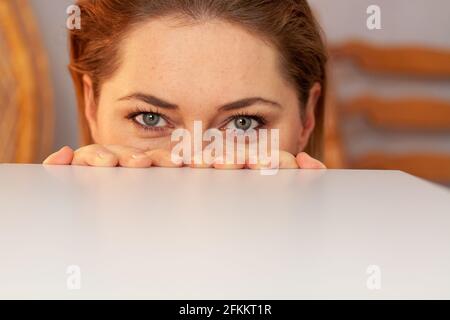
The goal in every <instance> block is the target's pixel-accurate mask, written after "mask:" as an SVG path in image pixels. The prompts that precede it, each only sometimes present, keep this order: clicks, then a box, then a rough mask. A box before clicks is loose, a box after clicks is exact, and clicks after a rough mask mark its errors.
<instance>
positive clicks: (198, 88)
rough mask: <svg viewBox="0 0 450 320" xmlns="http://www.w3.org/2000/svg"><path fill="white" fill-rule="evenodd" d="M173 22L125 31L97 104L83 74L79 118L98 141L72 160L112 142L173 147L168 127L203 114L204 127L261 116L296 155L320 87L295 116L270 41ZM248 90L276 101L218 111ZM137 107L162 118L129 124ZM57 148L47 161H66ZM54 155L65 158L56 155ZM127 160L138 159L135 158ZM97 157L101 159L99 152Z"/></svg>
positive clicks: (187, 124) (215, 26)
mask: <svg viewBox="0 0 450 320" xmlns="http://www.w3.org/2000/svg"><path fill="white" fill-rule="evenodd" d="M180 22H183V21H180V20H176V19H174V18H172V17H165V18H159V19H153V20H151V21H148V22H145V23H143V24H141V25H139V26H137V27H136V28H134V29H133V30H131V31H130V32H129V34H128V35H127V36H126V37H125V39H124V40H123V41H122V42H121V45H120V56H119V57H120V66H119V68H118V69H117V70H116V72H115V73H114V74H113V75H112V77H110V78H109V79H107V80H106V81H104V83H103V84H102V86H101V90H100V95H99V97H98V98H99V99H98V102H97V103H95V99H94V98H93V90H92V85H91V79H89V77H87V76H85V77H84V85H85V87H84V88H85V102H86V118H87V120H88V123H89V127H90V129H91V134H92V137H93V139H94V141H95V143H96V145H97V146H96V147H92V146H91V147H90V148H89V146H88V147H84V149H82V150H78V151H77V152H75V156H74V157H73V158H77V157H78V161H76V164H87V165H96V164H95V163H97V162H95V161H91V160H89V161H88V160H87V159H88V158H89V157H87V156H85V154H88V153H89V154H91V156H90V158H89V159H91V158H92V157H94V158H96V157H97V155H98V150H100V149H101V150H102V153H103V156H105V154H107V153H109V152H111V153H112V154H115V155H116V156H117V152H118V150H119V148H116V149H115V151H111V150H110V149H111V148H109V147H108V146H123V147H127V148H129V149H130V150H127V151H126V153H127V156H128V157H131V156H132V155H133V154H142V153H144V152H148V151H151V150H165V152H166V153H167V152H170V150H171V148H172V147H173V143H171V141H170V139H171V132H173V130H175V129H177V128H185V129H187V130H188V131H190V132H192V131H193V126H194V121H202V124H203V129H204V130H206V129H209V128H219V129H221V128H223V127H225V126H226V127H228V126H230V125H233V123H234V122H232V120H231V119H234V118H233V117H236V116H255V115H257V116H258V117H259V118H262V119H264V122H265V124H264V125H260V127H258V128H265V129H278V130H279V137H280V149H281V150H283V151H285V152H286V153H287V154H291V155H292V159H293V161H294V162H295V159H296V158H295V156H296V155H297V154H299V153H300V152H301V151H302V150H303V148H304V147H305V146H306V144H307V141H308V138H309V135H310V133H311V131H312V130H313V128H314V116H313V114H314V113H313V110H314V106H315V102H316V100H315V99H316V98H317V97H318V95H320V86H318V85H317V86H314V87H313V88H312V91H311V93H312V94H311V97H310V101H309V102H308V105H307V106H303V107H305V108H307V110H309V111H308V112H306V116H305V118H304V119H301V117H300V105H299V99H298V96H297V93H296V90H295V89H294V87H293V86H292V85H291V84H290V83H288V82H287V81H286V80H285V79H284V77H283V76H282V73H281V71H280V69H279V65H278V61H279V57H278V52H277V51H276V49H275V48H273V47H272V46H270V45H269V44H268V43H267V42H265V41H264V40H262V39H261V38H259V37H258V36H256V35H254V34H251V33H249V32H247V31H246V30H245V29H244V28H242V27H239V26H236V25H232V24H229V23H227V22H224V21H221V20H205V21H201V22H196V23H190V24H183V23H181V24H180ZM133 93H144V94H147V95H152V96H155V97H157V98H159V99H161V100H163V101H165V102H169V103H170V104H173V105H177V108H176V109H166V108H162V107H158V106H155V105H152V104H149V103H146V102H144V101H142V100H140V99H136V98H131V99H123V98H124V97H127V96H129V95H131V94H133ZM253 97H261V98H263V99H265V100H270V101H273V102H276V104H278V105H279V107H274V106H273V105H270V104H265V103H260V102H257V103H254V104H252V105H250V106H247V107H245V108H241V109H236V110H225V111H224V110H219V107H220V106H223V105H225V104H229V103H232V102H236V101H238V100H242V99H246V98H253ZM138 111H139V112H147V113H148V112H152V113H159V114H160V115H161V117H162V118H163V121H164V123H165V124H166V125H165V126H161V127H158V129H157V130H153V129H155V128H151V130H147V129H145V128H144V127H143V126H142V124H141V125H139V124H138V123H136V120H137V118H130V114H133V113H136V112H138ZM255 121H256V120H255ZM161 123H162V122H161ZM254 123H255V124H257V123H258V122H254ZM87 150H89V152H88V151H87ZM120 150H121V151H122V152H125V149H120ZM60 152H61V154H59V155H58V154H56V155H55V154H54V155H52V156H50V157H49V158H48V159H47V160H46V163H50V164H52V163H54V164H70V163H67V162H68V160H67V159H69V158H70V156H67V153H70V151H69V150H68V149H65V151H60ZM64 153H66V156H65V157H63V156H62V155H63V154H64ZM158 153H161V152H158ZM154 154H156V153H154ZM117 157H118V158H120V156H117ZM60 158H61V159H62V158H64V161H62V160H61V161H59V162H58V161H56V160H55V159H60ZM80 158H82V160H80ZM104 158H105V157H104ZM106 158H107V157H106ZM96 159H97V158H96ZM133 159H135V161H137V162H139V161H138V160H136V157H134V158H133ZM97 160H98V163H101V162H102V161H103V160H104V159H103V160H102V159H100V160H99V159H97ZM297 160H298V158H297ZM313 160H314V159H313ZM314 161H316V160H314ZM90 162H91V163H94V164H90ZM117 162H118V163H116V164H115V165H122V163H124V164H125V165H127V164H128V165H129V166H133V165H132V164H131V165H130V164H129V162H128V161H125V160H123V159H122V161H120V159H118V161H117ZM131 162H132V163H133V161H131ZM150 162H152V161H147V162H145V163H144V162H142V163H140V165H136V166H147V165H150ZM153 162H155V161H153ZM156 162H157V161H156ZM285 162H286V163H291V162H292V161H285ZM319 163H320V162H319ZM108 164H109V165H112V164H114V161H112V162H111V161H110V162H108Z"/></svg>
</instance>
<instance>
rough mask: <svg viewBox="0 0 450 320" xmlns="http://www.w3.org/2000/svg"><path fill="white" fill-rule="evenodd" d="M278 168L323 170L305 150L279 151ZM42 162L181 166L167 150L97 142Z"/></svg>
mask: <svg viewBox="0 0 450 320" xmlns="http://www.w3.org/2000/svg"><path fill="white" fill-rule="evenodd" d="M279 156H280V157H279V166H278V167H279V168H280V169H299V168H300V169H326V167H325V165H324V164H323V163H321V162H320V161H318V160H316V159H314V158H312V157H311V156H309V155H308V154H306V153H305V152H301V153H299V154H298V155H297V156H296V157H295V156H294V155H292V154H291V153H289V152H286V151H280V152H279ZM43 164H46V165H80V166H94V167H116V166H121V167H128V168H148V167H151V166H156V167H172V168H173V167H181V166H182V164H176V163H173V162H172V160H171V153H170V151H167V150H162V149H158V150H150V151H145V150H140V149H137V148H130V147H124V146H119V145H99V144H92V145H87V146H84V147H81V148H79V149H77V150H76V151H73V150H72V149H71V148H70V147H67V146H66V147H63V148H61V149H60V150H59V151H57V152H55V153H53V154H51V155H50V156H49V157H48V158H47V159H45V160H44V162H43ZM191 167H213V168H216V169H243V168H249V169H260V168H263V167H264V166H262V165H259V164H250V163H249V161H248V159H247V161H246V163H244V164H219V163H217V162H215V163H213V164H211V165H196V164H192V165H191Z"/></svg>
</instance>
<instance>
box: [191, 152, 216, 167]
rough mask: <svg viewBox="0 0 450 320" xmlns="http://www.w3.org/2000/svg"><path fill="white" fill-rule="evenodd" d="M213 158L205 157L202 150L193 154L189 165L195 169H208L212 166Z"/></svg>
mask: <svg viewBox="0 0 450 320" xmlns="http://www.w3.org/2000/svg"><path fill="white" fill-rule="evenodd" d="M214 160H215V159H214V158H213V157H211V158H205V157H204V156H203V153H202V152H199V153H198V154H196V155H194V156H193V157H192V159H191V162H190V163H189V167H191V168H197V169H199V168H200V169H208V168H213V167H214Z"/></svg>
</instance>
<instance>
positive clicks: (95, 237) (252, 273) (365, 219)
mask: <svg viewBox="0 0 450 320" xmlns="http://www.w3.org/2000/svg"><path fill="white" fill-rule="evenodd" d="M70 266H76V267H75V269H71V268H72V267H70ZM371 266H375V267H371ZM74 270H75V271H74ZM78 271H79V273H78ZM67 272H68V273H67ZM368 272H369V273H368ZM74 276H76V279H75V282H73V281H74V278H73V277H74ZM374 277H375V278H374ZM368 282H369V285H368ZM74 283H76V284H78V285H79V286H77V285H75V287H74V285H73V284H74ZM374 283H375V284H376V285H375V286H374V285H373V284H374ZM378 285H380V287H378ZM0 298H59V299H72V298H75V299H77V298H150V299H299V298H337V299H341V298H359V299H367V298H376V299H392V298H426V299H434V298H437V299H440V298H447V299H448V298H450V192H449V191H448V189H444V188H442V187H438V186H436V185H434V184H431V183H428V182H425V181H423V180H420V179H418V178H415V177H413V176H410V175H407V174H405V173H402V172H399V171H347V170H327V171H325V170H316V171H314V170H280V171H279V173H278V174H277V175H274V176H263V175H260V174H259V172H258V171H250V170H235V171H219V170H208V169H188V168H186V169H160V168H150V169H124V168H86V167H63V166H61V167H57V166H46V167H44V166H41V165H6V164H3V165H0Z"/></svg>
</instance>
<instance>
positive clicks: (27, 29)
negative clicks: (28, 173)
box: [0, 0, 53, 163]
mask: <svg viewBox="0 0 450 320" xmlns="http://www.w3.org/2000/svg"><path fill="white" fill-rule="evenodd" d="M52 136H53V106H52V90H51V85H50V78H49V73H48V63H47V58H46V55H45V51H44V49H43V46H42V44H41V41H40V37H39V34H38V28H37V25H36V23H35V21H34V19H33V14H32V11H31V8H30V5H29V4H28V2H27V1H26V0H14V1H0V162H18V163H33V162H40V161H42V159H43V158H44V157H45V156H46V155H48V154H49V152H50V151H51V144H52Z"/></svg>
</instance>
